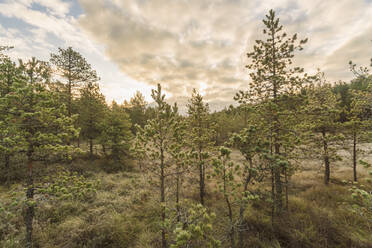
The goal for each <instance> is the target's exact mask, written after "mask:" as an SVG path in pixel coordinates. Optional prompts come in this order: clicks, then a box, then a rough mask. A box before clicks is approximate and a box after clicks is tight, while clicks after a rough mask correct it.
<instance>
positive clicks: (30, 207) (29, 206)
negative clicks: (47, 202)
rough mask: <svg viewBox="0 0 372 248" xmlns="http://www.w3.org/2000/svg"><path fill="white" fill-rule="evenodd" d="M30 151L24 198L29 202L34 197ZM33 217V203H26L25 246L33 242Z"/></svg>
mask: <svg viewBox="0 0 372 248" xmlns="http://www.w3.org/2000/svg"><path fill="white" fill-rule="evenodd" d="M31 155H32V153H31V152H29V154H28V158H27V164H28V177H27V192H26V198H27V201H28V202H29V203H30V202H32V201H33V198H34V180H33V175H32V158H31ZM33 219H34V205H33V204H27V208H26V215H25V224H26V247H27V248H32V247H33V242H32V231H33V227H32V222H33Z"/></svg>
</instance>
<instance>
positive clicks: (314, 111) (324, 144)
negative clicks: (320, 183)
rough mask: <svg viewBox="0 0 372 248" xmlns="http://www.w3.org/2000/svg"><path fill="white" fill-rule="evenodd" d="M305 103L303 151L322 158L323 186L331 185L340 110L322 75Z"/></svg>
mask: <svg viewBox="0 0 372 248" xmlns="http://www.w3.org/2000/svg"><path fill="white" fill-rule="evenodd" d="M307 96H308V103H307V104H306V106H305V107H304V108H305V109H304V114H305V118H306V119H305V122H304V123H303V124H302V125H303V131H304V135H305V136H304V139H306V140H307V141H308V144H307V148H306V150H307V151H308V152H310V153H311V154H312V155H313V156H316V157H317V156H318V155H319V154H321V157H320V158H322V160H323V163H324V183H325V184H326V185H327V184H328V183H329V181H330V175H331V162H332V161H335V160H338V159H339V156H337V154H336V150H337V147H338V145H340V142H341V141H342V140H343V136H342V135H341V134H340V132H339V130H340V123H339V122H338V118H339V116H340V109H339V108H338V99H337V96H336V95H335V94H334V93H333V92H332V88H331V85H330V84H328V83H326V82H325V80H324V75H323V74H319V75H318V85H317V86H315V87H314V86H312V87H309V89H307Z"/></svg>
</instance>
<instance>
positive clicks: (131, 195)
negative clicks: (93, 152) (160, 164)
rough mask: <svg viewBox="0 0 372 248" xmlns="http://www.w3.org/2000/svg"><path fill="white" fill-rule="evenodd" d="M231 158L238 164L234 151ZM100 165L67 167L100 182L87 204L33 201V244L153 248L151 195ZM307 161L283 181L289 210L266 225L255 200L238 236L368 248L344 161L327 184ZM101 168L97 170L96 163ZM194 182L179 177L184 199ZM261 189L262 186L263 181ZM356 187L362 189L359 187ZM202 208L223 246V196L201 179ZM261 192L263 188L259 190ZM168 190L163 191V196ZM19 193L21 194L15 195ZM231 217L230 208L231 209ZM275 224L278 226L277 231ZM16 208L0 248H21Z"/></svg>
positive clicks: (261, 204) (369, 238)
mask: <svg viewBox="0 0 372 248" xmlns="http://www.w3.org/2000/svg"><path fill="white" fill-rule="evenodd" d="M233 158H234V160H235V161H237V162H242V158H241V157H239V155H238V154H237V153H235V152H234V154H233ZM103 163H104V162H102V161H95V162H94V163H93V165H92V164H89V163H87V162H83V161H80V164H79V165H68V166H67V167H69V168H70V169H71V168H73V169H74V170H76V171H80V172H84V174H85V176H86V177H87V178H88V179H89V180H100V181H101V184H100V186H99V188H98V191H97V194H96V197H95V198H94V199H92V200H90V201H77V200H63V201H56V202H53V201H40V202H39V204H38V206H37V211H36V218H35V223H34V224H35V225H34V228H35V235H34V238H35V247H48V248H49V247H64V248H72V247H134V248H142V247H157V246H158V245H159V225H158V221H159V218H158V216H159V209H160V208H159V203H158V192H157V191H156V190H155V189H154V187H153V186H151V185H150V184H149V183H148V182H147V179H146V177H145V175H142V174H141V173H139V172H137V171H127V172H117V173H111V174H110V173H106V172H104V171H103V170H102V168H101V167H100V166H102V164H103ZM314 164H317V162H314V161H313V163H312V167H305V169H303V170H300V171H298V172H297V173H296V175H294V176H293V177H292V179H291V182H290V192H289V206H288V207H289V209H288V212H286V213H285V214H283V216H282V217H281V218H277V219H275V220H274V228H273V226H272V222H271V211H270V210H271V208H270V204H269V203H268V202H266V201H264V200H258V201H256V202H253V203H252V204H250V206H249V207H248V208H247V210H246V212H245V218H246V220H247V223H248V225H249V228H248V229H247V230H246V232H245V245H246V247H345V248H346V247H348V248H350V247H366V248H367V247H372V235H371V233H372V220H371V219H369V218H371V212H369V214H367V215H362V214H360V213H359V212H354V210H353V208H352V206H353V204H355V203H356V200H355V199H353V197H352V196H351V193H350V192H349V189H350V188H352V187H353V186H355V185H353V184H352V183H351V182H347V183H345V181H343V180H350V179H351V177H352V168H351V166H349V164H348V163H347V162H345V161H342V162H341V163H338V164H335V165H334V166H333V170H332V177H333V180H332V183H331V185H329V186H324V185H323V184H322V182H323V180H322V171H319V170H318V168H317V167H316V166H313V165H314ZM103 166H104V165H103ZM38 170H39V174H40V175H42V174H44V173H49V174H50V173H51V172H52V171H54V170H55V166H54V165H50V166H48V167H39V168H38ZM359 175H360V180H359V184H358V185H359V186H358V187H362V188H364V189H365V190H366V191H369V192H371V191H372V184H371V183H369V182H367V181H366V175H367V171H366V170H364V169H362V167H360V168H359ZM195 185H196V181H195V179H192V178H190V180H186V182H185V184H184V187H183V197H184V198H188V199H191V200H194V201H197V200H198V190H197V188H196V187H195ZM263 185H268V184H265V183H264V184H263ZM361 185H362V186H361ZM207 186H208V188H207V192H208V195H207V206H208V207H209V209H210V210H211V211H213V212H215V213H216V215H217V218H216V220H215V221H214V225H213V226H214V233H215V236H216V238H217V239H219V240H221V241H222V245H223V247H228V239H227V235H226V233H227V232H226V227H227V223H228V220H227V215H226V209H225V206H224V202H223V200H222V196H221V195H220V194H218V193H215V192H214V187H215V184H214V182H213V181H209V182H208V185H207ZM261 187H262V186H261ZM22 188H23V187H22V185H21V184H20V183H15V184H13V185H11V187H10V189H8V188H7V187H5V186H0V198H1V201H2V202H5V203H6V202H10V201H11V199H12V195H11V193H10V192H14V191H15V192H22ZM169 193H170V192H169ZM20 194H21V193H20ZM235 211H236V214H237V208H236V209H235ZM278 227H280V228H278ZM24 232H25V230H24V225H23V218H22V211H21V212H17V213H15V214H14V216H13V217H12V218H11V221H9V222H8V223H6V224H4V223H2V231H1V232H0V235H1V237H2V241H0V247H24V243H23V237H24Z"/></svg>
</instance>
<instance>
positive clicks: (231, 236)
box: [226, 196, 235, 248]
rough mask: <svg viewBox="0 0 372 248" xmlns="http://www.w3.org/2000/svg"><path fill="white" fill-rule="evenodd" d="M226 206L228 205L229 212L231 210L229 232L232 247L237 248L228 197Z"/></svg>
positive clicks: (230, 213) (230, 212)
mask: <svg viewBox="0 0 372 248" xmlns="http://www.w3.org/2000/svg"><path fill="white" fill-rule="evenodd" d="M226 204H227V207H228V210H229V220H230V232H229V234H230V245H231V248H235V228H234V222H233V215H232V209H231V204H230V201H229V199H228V197H227V196H226Z"/></svg>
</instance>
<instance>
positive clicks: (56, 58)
mask: <svg viewBox="0 0 372 248" xmlns="http://www.w3.org/2000/svg"><path fill="white" fill-rule="evenodd" d="M50 62H51V64H52V65H54V66H55V67H56V68H55V69H56V73H57V74H58V75H59V76H61V77H62V78H64V79H65V80H66V82H65V83H66V86H67V92H66V93H67V103H66V104H67V110H68V115H69V116H71V115H72V114H73V113H74V111H73V99H74V96H75V94H76V93H77V92H76V89H78V88H79V87H80V86H81V85H82V84H84V83H85V84H88V83H95V82H97V81H98V80H99V78H98V76H97V73H96V71H95V70H93V69H92V68H91V65H90V64H89V63H88V62H87V61H86V59H85V58H84V57H83V56H82V55H81V54H80V53H78V52H77V51H74V50H73V49H72V47H68V48H67V49H62V48H58V53H56V54H53V53H52V54H51V55H50Z"/></svg>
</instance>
